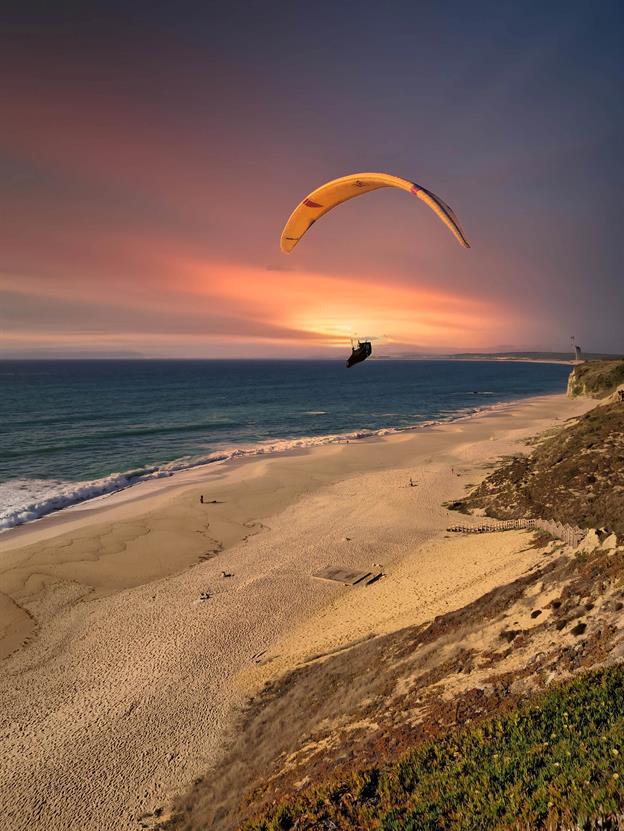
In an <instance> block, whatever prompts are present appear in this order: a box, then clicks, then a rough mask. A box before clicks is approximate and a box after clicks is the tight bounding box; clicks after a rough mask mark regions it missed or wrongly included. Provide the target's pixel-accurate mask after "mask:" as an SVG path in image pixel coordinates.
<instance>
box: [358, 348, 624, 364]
mask: <svg viewBox="0 0 624 831" xmlns="http://www.w3.org/2000/svg"><path fill="white" fill-rule="evenodd" d="M373 357H376V359H377V360H402V361H538V362H543V361H548V362H549V363H550V362H554V363H566V364H573V363H574V358H573V357H572V354H571V352H569V351H568V352H454V353H448V354H444V355H440V354H436V355H429V354H427V353H425V352H399V353H397V354H396V355H376V356H375V355H374V356H373ZM621 358H624V355H610V354H606V353H602V352H586V353H583V360H585V361H597V360H618V359H621Z"/></svg>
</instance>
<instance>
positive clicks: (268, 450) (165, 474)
mask: <svg viewBox="0 0 624 831" xmlns="http://www.w3.org/2000/svg"><path fill="white" fill-rule="evenodd" d="M468 360H470V359H468ZM556 395H559V393H547V394H546V395H544V396H527V397H523V398H515V399H512V400H510V401H496V402H494V403H492V404H486V405H484V406H482V407H475V408H473V409H471V410H470V411H469V412H465V411H464V412H462V410H458V411H457V414H456V415H453V416H451V417H450V418H445V419H429V420H426V421H423V422H419V423H415V424H410V425H406V426H400V427H392V426H387V427H380V428H378V429H375V430H374V429H370V428H362V429H361V430H355V431H353V432H349V433H325V434H320V435H318V436H313V435H310V436H302V437H299V438H282V439H275V440H271V441H268V440H267V441H266V442H260V443H258V444H256V445H251V446H248V447H247V446H244V445H242V446H240V447H233V448H231V449H226V448H224V449H222V450H215V451H213V452H212V453H210V454H208V455H207V456H206V457H201V456H199V457H189V459H188V461H185V457H181V458H179V459H173V460H171V461H168V462H163V463H161V464H154V465H147V466H145V467H144V468H141V469H139V470H144V471H145V472H144V473H139V474H137V473H136V472H134V471H133V472H132V473H134V475H133V476H131V475H130V474H131V472H130V471H128V472H123V471H122V472H113V473H110V474H107V475H106V476H103V477H100V478H99V479H94V480H84V481H80V482H75V483H70V490H69V493H67V494H65V495H55V496H54V497H50V498H49V499H48V500H47V501H46V500H44V502H43V503H34V504H31V505H28V506H25V507H23V508H20V509H17V510H16V511H15V512H14V513H13V515H12V516H11V515H9V516H8V517H5V518H4V519H3V520H0V551H1V550H2V543H4V542H5V540H6V539H7V538H10V539H11V542H12V540H13V539H14V538H15V532H16V531H17V529H21V528H24V527H30V526H31V525H32V524H33V523H39V522H41V521H43V520H46V519H54V518H56V517H58V516H59V515H61V514H67V513H69V512H71V511H73V510H75V509H80V508H81V507H83V506H84V508H85V509H88V508H89V507H92V506H93V505H95V507H96V508H97V507H99V503H100V501H101V500H106V499H110V498H111V497H115V496H116V495H118V494H123V493H124V492H126V491H130V490H132V491H133V493H135V498H137V499H140V498H141V497H142V496H143V495H144V494H143V493H136V491H135V489H140V488H141V487H142V486H145V485H149V484H151V483H157V482H162V488H159V489H166V488H167V485H168V483H169V482H170V483H171V487H175V485H176V484H178V483H179V481H180V478H181V477H182V476H183V475H184V474H189V473H192V472H193V471H199V472H200V473H201V472H203V471H206V469H211V468H212V467H213V466H216V467H219V468H221V467H224V466H228V465H230V464H233V463H237V462H241V461H247V460H253V459H257V458H264V457H267V458H272V457H274V456H276V455H286V454H293V453H299V452H307V451H308V450H312V449H314V448H316V447H325V446H330V445H343V444H348V443H350V442H352V441H358V442H360V441H366V440H377V439H381V438H384V437H386V436H392V435H402V434H404V433H412V432H415V431H419V430H426V429H428V428H432V427H438V426H442V425H445V424H453V423H455V422H459V421H464V420H466V419H471V418H478V417H479V416H480V415H484V414H486V413H488V412H491V411H493V410H497V409H500V408H505V407H513V406H516V405H518V404H522V403H523V402H525V401H530V400H532V399H533V398H548V397H550V396H556ZM71 484H73V485H74V488H73V491H72V490H71ZM93 490H95V491H100V492H98V493H94V494H93V495H82V494H83V493H85V492H88V491H93ZM62 499H66V500H67V502H66V504H63V505H60V506H58V507H57V505H58V502H59V500H61V501H62ZM25 513H28V514H31V516H28V517H27V518H24V519H19V516H21V515H23V514H25ZM3 523H10V524H3Z"/></svg>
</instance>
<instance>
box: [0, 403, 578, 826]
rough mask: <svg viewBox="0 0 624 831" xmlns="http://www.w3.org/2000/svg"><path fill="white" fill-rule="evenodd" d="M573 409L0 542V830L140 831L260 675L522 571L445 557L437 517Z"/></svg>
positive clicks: (269, 466)
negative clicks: (378, 575) (367, 579)
mask: <svg viewBox="0 0 624 831" xmlns="http://www.w3.org/2000/svg"><path fill="white" fill-rule="evenodd" d="M591 406H592V402H587V401H583V400H581V401H570V400H567V399H566V398H565V397H564V396H548V397H543V398H535V399H531V400H528V401H525V402H522V403H520V404H514V405H510V406H507V407H504V408H500V409H496V410H493V411H491V412H489V413H486V414H482V415H480V416H477V417H474V418H472V419H467V420H464V421H460V422H455V423H452V424H448V425H444V426H438V427H434V428H426V429H423V430H418V431H414V432H412V433H404V434H398V435H394V436H389V437H386V438H384V439H375V440H366V441H360V442H353V443H350V444H347V445H330V446H325V447H318V448H314V449H312V450H310V451H307V452H305V453H299V454H289V455H281V456H279V455H277V456H273V457H263V458H260V459H251V460H245V461H239V462H231V463H228V464H226V465H222V466H210V467H206V468H201V469H195V470H193V471H188V472H186V473H183V474H179V475H178V476H176V477H174V478H173V479H170V480H165V481H164V482H163V481H162V480H160V481H157V482H150V483H145V484H142V485H138V486H136V487H135V488H131V489H129V490H127V491H125V492H122V493H120V494H116V495H113V496H110V497H107V498H102V499H99V500H95V501H93V502H90V503H85V504H84V505H81V506H77V507H76V508H72V509H68V510H66V511H63V512H61V513H59V514H57V515H55V516H52V517H49V518H47V519H44V520H41V521H40V522H37V523H34V524H32V525H30V526H24V527H22V528H18V529H15V530H13V531H11V532H8V533H6V534H3V535H2V536H1V537H0V648H2V649H3V651H4V655H5V656H6V657H5V659H4V661H3V663H2V670H3V672H2V676H1V678H0V699H1V700H2V702H3V706H2V711H1V715H0V719H1V730H0V736H1V739H0V751H1V752H0V780H1V781H2V782H3V787H2V788H1V789H0V812H1V815H2V816H3V827H4V828H7V829H26V828H29V829H37V828H41V829H43V828H45V829H74V828H75V829H82V830H83V831H89V830H90V829H98V831H99V829H102V828H111V829H113V828H114V829H126V828H128V829H129V828H138V827H141V826H140V818H141V817H142V816H144V815H146V814H150V813H152V812H153V811H154V810H155V809H156V808H159V807H166V805H167V803H168V800H169V798H170V797H171V795H172V794H174V793H175V792H176V791H178V790H180V789H182V788H184V786H185V785H186V784H187V783H188V782H189V781H191V780H192V779H193V778H194V777H196V776H197V775H199V774H202V773H204V772H206V769H207V768H208V767H209V766H210V765H211V764H213V763H214V762H215V761H216V760H217V759H218V758H219V753H220V749H221V747H222V742H223V740H224V736H225V735H226V731H227V727H228V725H229V724H230V722H231V718H232V715H233V713H234V711H235V709H236V708H237V707H238V706H240V704H241V703H242V701H243V700H244V698H245V696H246V695H247V694H249V692H250V691H253V689H254V688H255V687H257V686H258V685H259V684H261V683H262V682H263V681H264V680H266V678H267V677H268V676H270V675H274V674H275V673H276V672H279V671H282V670H283V669H285V668H288V667H290V666H293V665H294V664H295V663H296V662H297V661H299V660H301V659H303V658H305V657H306V656H309V655H310V654H315V653H319V652H323V651H328V650H332V649H337V648H340V647H341V646H343V645H345V644H346V643H348V642H350V641H352V640H355V639H357V638H359V637H364V636H366V635H367V634H370V633H372V632H381V631H392V629H393V628H397V627H399V626H403V625H407V624H408V623H417V622H420V621H422V620H426V619H428V618H430V617H432V616H434V615H435V614H438V613H439V612H441V611H447V610H449V609H452V608H458V607H459V606H461V605H463V604H464V603H466V602H469V601H470V600H472V599H474V598H476V597H478V596H479V595H481V594H482V593H483V592H484V591H487V590H489V589H490V588H493V587H494V586H495V585H497V584H498V583H499V582H502V581H503V580H508V579H510V578H512V579H513V577H515V576H517V575H518V574H520V573H522V572H523V571H524V570H526V568H529V567H530V566H531V562H532V557H534V556H535V555H534V553H532V552H531V551H530V550H526V549H527V546H526V542H527V540H528V535H527V534H523V533H512V534H496V535H492V536H491V537H489V538H488V541H487V543H485V542H484V541H483V539H482V538H471V539H463V538H462V539H460V540H458V539H457V538H449V535H447V534H446V533H445V528H446V526H447V525H448V524H451V522H453V521H456V515H449V513H448V511H446V509H444V508H443V507H442V503H443V502H445V501H447V500H450V499H457V498H460V497H461V496H462V494H463V493H464V490H465V487H466V485H467V484H471V483H472V484H474V483H476V482H478V481H479V480H480V479H481V478H482V477H483V476H484V475H485V473H486V472H487V467H486V466H487V465H488V464H491V463H493V462H494V461H495V460H496V459H497V458H498V457H500V456H502V455H507V454H509V453H512V452H515V451H517V450H518V449H519V448H520V447H521V446H522V444H521V443H522V441H523V440H525V439H526V438H527V437H529V436H531V435H534V434H536V433H538V432H540V431H542V430H544V429H547V428H548V427H550V426H552V425H553V424H557V423H561V422H562V421H563V419H565V418H568V417H571V416H574V415H577V414H580V413H581V412H583V411H585V410H587V409H589V408H590V407H591ZM458 474H459V475H458ZM410 477H411V478H412V480H413V482H414V483H416V485H415V487H410V486H409V480H410ZM200 494H203V495H204V500H205V504H201V503H200ZM211 500H217V502H215V503H211ZM451 517H452V519H451ZM373 563H380V564H382V565H383V571H384V574H385V576H384V578H383V579H382V580H380V581H379V582H378V583H375V584H374V585H372V586H368V587H354V588H351V587H344V586H341V585H337V584H336V585H335V584H332V583H328V582H326V581H320V580H315V579H314V578H312V577H311V574H312V572H314V571H316V570H317V569H319V568H322V567H323V566H325V565H328V564H334V565H343V566H347V567H352V568H358V569H367V570H368V569H370V568H371V567H372V565H373ZM222 571H226V572H227V573H229V574H231V575H232V576H228V577H223V576H222V575H221V573H222ZM202 592H207V593H208V594H209V599H208V600H207V601H206V602H199V597H200V594H201V593H202Z"/></svg>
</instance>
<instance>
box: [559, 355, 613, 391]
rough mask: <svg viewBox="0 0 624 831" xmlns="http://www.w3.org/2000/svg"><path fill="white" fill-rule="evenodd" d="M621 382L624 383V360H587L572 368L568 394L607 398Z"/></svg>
mask: <svg viewBox="0 0 624 831" xmlns="http://www.w3.org/2000/svg"><path fill="white" fill-rule="evenodd" d="M620 384H624V361H622V360H612V361H586V362H585V363H583V364H579V365H578V366H575V367H574V369H573V370H572V372H571V374H570V380H569V381H568V395H571V396H572V397H576V396H578V395H588V396H590V397H591V398H605V397H606V396H607V395H610V394H611V393H612V392H614V391H615V389H616V388H617V387H618V386H619V385H620Z"/></svg>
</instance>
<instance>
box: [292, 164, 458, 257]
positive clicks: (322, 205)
mask: <svg viewBox="0 0 624 831" xmlns="http://www.w3.org/2000/svg"><path fill="white" fill-rule="evenodd" d="M379 188H399V189H400V190H405V191H407V192H408V193H412V194H414V196H417V197H418V198H419V199H422V201H423V202H424V203H425V204H426V205H429V207H430V208H431V210H432V211H434V212H435V213H436V214H437V215H438V216H439V217H440V219H441V220H442V222H444V224H445V225H446V226H447V227H448V228H449V229H450V231H451V233H452V234H453V235H454V236H455V238H456V239H457V241H458V242H459V243H460V244H461V245H463V246H464V248H470V246H469V245H468V241H467V240H466V237H465V236H464V232H463V231H462V229H461V227H460V225H459V222H458V220H457V217H456V216H455V214H454V213H453V211H452V210H451V208H449V206H448V205H447V204H445V203H444V202H443V201H442V200H441V199H440V198H439V197H438V196H436V195H435V193H432V192H431V191H429V190H427V189H426V188H423V187H421V185H417V184H416V183H415V182H410V181H409V180H408V179H401V178H400V177H398V176H390V175H389V174H387V173H353V174H351V175H350V176H343V177H342V178H340V179H333V180H332V181H331V182H326V183H325V184H324V185H321V187H320V188H317V189H316V190H314V191H312V193H310V194H309V195H308V196H306V198H305V199H304V200H303V202H300V203H299V204H298V205H297V207H296V208H295V210H294V211H293V212H292V214H291V215H290V217H289V219H288V222H287V223H286V226H285V228H284V230H283V231H282V236H281V239H280V247H281V249H282V251H284V252H285V253H286V254H289V253H290V252H291V251H292V250H293V248H294V247H295V245H297V243H298V242H299V240H300V239H301V237H302V236H303V235H304V234H305V232H306V231H307V230H308V228H310V227H311V226H312V225H313V224H314V223H315V222H316V220H317V219H320V217H322V216H323V214H326V213H327V212H328V211H331V209H332V208H335V207H336V205H340V204H342V202H346V201H347V200H348V199H354V198H355V197H356V196H362V195H363V194H365V193H370V192H371V191H373V190H378V189H379Z"/></svg>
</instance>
